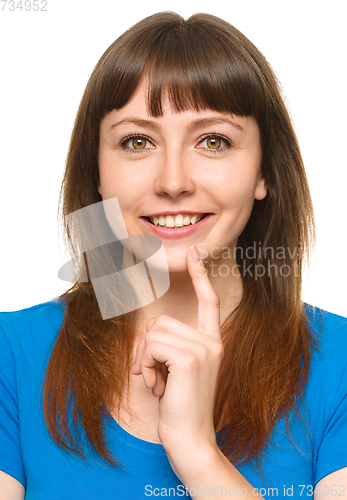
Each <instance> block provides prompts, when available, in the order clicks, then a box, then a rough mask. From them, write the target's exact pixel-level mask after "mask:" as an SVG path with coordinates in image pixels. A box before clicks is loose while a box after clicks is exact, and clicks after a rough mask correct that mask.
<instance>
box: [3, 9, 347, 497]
mask: <svg viewBox="0 0 347 500" xmlns="http://www.w3.org/2000/svg"><path fill="white" fill-rule="evenodd" d="M61 193H62V203H61V215H62V218H63V222H64V227H65V230H66V237H67V241H68V243H69V248H70V249H71V256H72V263H73V269H74V284H73V286H72V287H71V288H70V289H69V290H67V292H66V293H64V294H63V295H62V296H60V297H58V298H56V299H54V300H52V301H50V302H47V303H44V304H39V305H36V306H33V307H31V308H28V309H23V310H21V311H17V312H10V313H1V315H0V326H1V335H0V344H1V347H0V349H1V363H0V443H1V453H0V469H1V472H0V499H5V498H6V499H15V500H19V499H21V498H24V496H25V498H26V499H30V500H38V499H48V498H49V499H50V500H53V499H58V498H59V499H60V498H76V499H77V498H81V499H82V498H83V499H84V500H87V499H92V498H93V499H95V498H119V499H139V498H147V497H150V496H156V497H158V496H187V497H189V496H190V497H194V496H199V497H203V496H205V497H210V496H214V497H215V498H222V497H228V496H234V497H235V496H247V497H250V498H254V497H256V498H271V497H272V496H276V497H279V498H285V497H288V496H291V497H294V498H305V497H312V496H314V498H315V499H317V498H325V499H327V498H333V497H334V498H335V497H338V498H341V497H345V496H346V495H347V487H346V485H347V439H346V438H347V377H346V360H347V336H346V332H347V322H346V320H344V319H343V318H341V317H338V316H336V315H333V314H331V313H328V312H325V311H321V310H317V309H315V308H314V307H312V306H309V305H307V304H303V303H302V300H301V276H302V274H301V273H302V265H303V262H304V260H305V258H307V257H308V254H309V249H310V244H311V243H312V241H313V239H314V222H313V210H312V204H311V199H310V194H309V189H308V185H307V179H306V176H305V171H304V167H303V163H302V159H301V156H300V150H299V146H298V142H297V139H296V136H295V133H294V131H293V128H292V125H291V121H290V118H289V115H288V112H287V110H286V108H285V106H284V103H283V100H282V98H281V95H280V92H279V89H278V84H277V82H276V78H275V76H274V74H273V72H272V70H271V69H270V67H269V65H268V63H267V62H266V60H265V58H264V57H263V55H262V54H261V53H260V52H259V51H258V50H257V49H256V48H255V47H254V45H253V44H252V43H251V42H250V41H249V40H248V39H247V38H246V37H245V36H243V35H242V34H241V33H240V32H239V31H238V30H237V29H235V28H234V27H233V26H231V25H230V24H228V23H227V22H225V21H223V20H221V19H219V18H218V17H215V16H211V15H208V14H196V15H193V16H191V17H190V18H189V19H188V20H187V21H185V20H184V19H183V18H182V17H181V16H179V15H177V14H175V13H168V12H166V13H159V14H155V15H153V16H150V17H148V18H146V19H144V20H143V21H141V22H139V23H138V24H136V25H135V26H133V27H132V28H131V29H130V30H128V31H127V32H125V33H124V34H123V35H122V36H121V37H119V38H118V39H117V40H116V41H115V42H114V43H113V44H112V45H111V46H110V47H109V48H108V49H107V51H106V52H105V54H104V55H103V56H102V58H101V59H100V61H99V63H98V64H97V66H96V68H95V70H94V72H93V74H92V76H91V78H90V80H89V82H88V85H87V88H86V90H85V93H84V96H83V98H82V102H81V105H80V108H79V111H78V114H77V118H76V122H75V127H74V130H73V134H72V138H71V144H70V149H69V154H68V159H67V166H66V173H65V177H64V181H63V185H62V192H61ZM112 200H113V201H114V200H116V201H117V203H118V204H119V209H120V211H121V215H122V219H123V223H124V227H125V228H126V232H127V234H128V235H129V241H128V242H126V241H125V240H124V241H123V240H122V239H121V238H119V237H118V240H120V241H121V243H122V245H123V243H124V248H123V252H122V261H121V262H119V260H118V259H117V258H115V259H114V260H113V264H114V268H113V269H110V268H109V267H107V266H106V263H107V265H108V266H109V263H110V260H109V258H111V260H112V255H113V253H112V248H111V246H109V245H107V244H104V245H103V243H105V241H103V240H102V237H100V238H99V236H98V237H97V238H96V240H97V241H99V243H100V245H99V246H100V248H103V251H101V252H99V253H97V254H94V255H92V254H91V253H90V250H91V249H92V248H93V247H95V246H96V245H95V244H94V245H93V246H90V245H89V246H88V244H86V243H85V241H84V240H83V241H82V240H81V233H80V232H79V231H78V227H77V223H76V220H77V219H73V218H71V217H72V214H75V215H76V214H81V213H82V212H78V211H80V210H83V209H86V208H87V207H88V210H89V211H88V212H84V213H87V214H88V217H89V216H90V214H91V213H94V212H92V211H90V210H94V209H93V207H96V206H100V203H101V205H102V206H104V207H106V206H109V205H107V202H108V201H109V202H110V201H112ZM97 204H99V205H97ZM105 215H106V220H107V221H108V222H109V228H112V232H113V233H114V234H115V235H116V236H117V230H118V226H117V224H116V225H114V224H112V223H111V220H112V210H111V212H110V211H107V210H106V208H105ZM76 217H77V215H76ZM88 217H87V218H85V219H88ZM73 220H75V223H72V222H73ZM88 220H89V219H88ZM118 222H119V221H118ZM97 226H98V225H96V229H95V234H97V233H98V229H97ZM86 227H87V228H88V229H89V230H88V231H85V234H84V238H85V239H87V240H88V238H89V237H93V238H94V240H95V234H94V228H93V230H92V226H88V224H87V226H86ZM153 236H156V237H157V238H160V240H158V241H160V242H161V243H162V245H163V248H164V250H165V256H166V262H167V266H168V271H169V278H170V286H169V289H168V290H167V291H165V293H161V294H160V293H159V294H157V295H155V292H156V291H158V290H157V289H155V287H154V286H152V285H154V282H155V279H154V277H155V275H156V274H155V271H157V272H159V271H160V269H159V268H160V266H159V264H158V262H157V261H156V259H155V258H154V259H152V261H151V265H148V266H147V272H148V275H149V276H150V278H151V280H150V283H151V286H152V290H153V293H154V298H155V299H156V300H153V301H147V302H146V303H144V304H143V305H142V307H140V308H135V309H131V307H130V306H129V304H130V302H129V301H130V296H129V295H128V294H127V293H124V294H123V293H121V292H120V291H119V290H120V289H117V288H112V285H111V284H110V283H111V281H108V280H107V279H106V280H103V281H102V282H101V283H102V285H101V286H99V288H97V284H100V281H97V280H96V279H93V276H94V278H95V276H96V275H95V274H93V273H92V272H91V268H92V267H93V266H94V270H95V267H96V264H97V265H100V268H99V274H98V276H96V278H97V279H98V278H100V277H101V275H102V273H101V272H100V269H104V272H103V274H111V273H112V272H113V273H115V276H116V271H118V272H119V271H122V270H129V269H130V271H129V273H130V272H131V268H132V266H135V265H136V264H137V260H136V255H135V254H136V252H135V251H134V250H135V246H134V245H135V242H136V241H138V240H136V238H140V239H141V237H142V238H148V237H153ZM129 242H130V243H129ZM108 243H110V242H109V241H108ZM118 243H119V242H118ZM129 250H130V251H132V252H133V253H134V258H133V257H132V256H131V253H130V252H129ZM80 254H81V255H83V254H84V258H82V259H81V258H80V257H79V255H80ZM129 255H130V260H129ZM199 256H200V258H202V259H203V262H202V260H201V259H200V258H199ZM92 263H93V266H92V265H91V264H92ZM103 265H104V266H105V267H102V266H103ZM106 268H107V269H108V272H107V273H106V272H105V269H106ZM153 270H154V271H153ZM134 289H136V284H135V285H134ZM97 290H98V293H97ZM100 291H101V296H102V300H100V293H99V292H100ZM108 301H109V304H111V306H112V307H113V306H114V307H116V305H119V304H120V305H121V306H123V313H122V314H116V313H114V314H113V316H112V313H111V314H110V312H109V313H108V315H106V314H103V311H104V310H105V302H108ZM109 304H107V305H109ZM126 307H128V310H127V312H124V310H125V308H126ZM114 311H115V309H114Z"/></svg>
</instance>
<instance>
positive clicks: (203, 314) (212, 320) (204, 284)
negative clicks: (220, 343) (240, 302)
mask: <svg viewBox="0 0 347 500" xmlns="http://www.w3.org/2000/svg"><path fill="white" fill-rule="evenodd" d="M187 267H188V271H189V274H190V276H191V278H192V282H193V286H194V290H195V293H196V296H197V298H198V303H199V305H198V326H197V330H199V331H200V332H203V333H206V334H207V335H210V336H211V337H214V338H215V339H217V340H221V334H220V299H219V296H218V295H217V293H216V292H215V290H214V288H213V286H212V284H211V281H210V278H209V277H208V275H207V271H206V268H205V266H204V263H203V262H202V260H201V259H200V255H199V252H198V249H197V248H196V246H195V245H193V246H192V247H191V248H190V250H189V252H188V256H187Z"/></svg>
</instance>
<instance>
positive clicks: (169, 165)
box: [154, 148, 195, 198]
mask: <svg viewBox="0 0 347 500" xmlns="http://www.w3.org/2000/svg"><path fill="white" fill-rule="evenodd" d="M154 187H155V191H156V193H157V194H159V195H163V194H167V195H169V196H170V197H171V198H177V197H178V196H179V195H181V194H183V193H184V194H189V193H192V192H193V191H194V189H195V185H194V180H193V179H192V169H191V168H189V162H188V160H187V158H186V157H185V155H184V153H183V152H182V151H181V150H178V148H175V149H173V148H169V149H168V150H166V151H165V152H163V155H162V157H161V159H160V161H159V165H158V173H157V178H156V181H155V183H154Z"/></svg>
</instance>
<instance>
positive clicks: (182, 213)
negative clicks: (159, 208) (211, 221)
mask: <svg viewBox="0 0 347 500" xmlns="http://www.w3.org/2000/svg"><path fill="white" fill-rule="evenodd" d="M206 213H208V212H191V211H190V210H167V211H165V212H156V213H155V214H147V215H143V216H142V217H160V216H161V215H178V214H181V215H184V216H187V215H189V216H190V217H193V216H194V215H197V216H198V217H200V216H201V215H205V214H206Z"/></svg>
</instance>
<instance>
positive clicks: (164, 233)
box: [140, 214, 214, 240]
mask: <svg viewBox="0 0 347 500" xmlns="http://www.w3.org/2000/svg"><path fill="white" fill-rule="evenodd" d="M213 215H214V214H208V215H206V217H204V218H203V219H201V220H200V221H199V222H197V223H196V224H189V226H182V227H173V228H168V227H162V226H155V225H154V224H152V223H151V222H149V221H148V220H147V219H146V218H145V217H140V220H142V221H143V223H144V224H145V225H146V227H147V228H148V229H149V230H150V231H151V232H152V233H153V234H156V235H157V236H159V237H160V238H163V239H167V240H173V239H176V238H185V237H186V236H190V235H191V234H194V233H196V232H197V231H199V229H201V228H203V227H204V226H206V224H207V223H208V221H209V220H210V219H211V218H212V217H213Z"/></svg>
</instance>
